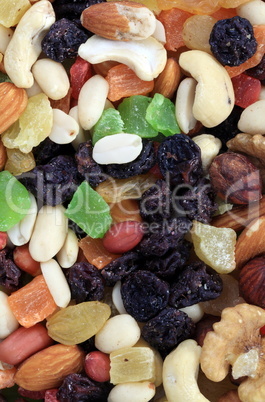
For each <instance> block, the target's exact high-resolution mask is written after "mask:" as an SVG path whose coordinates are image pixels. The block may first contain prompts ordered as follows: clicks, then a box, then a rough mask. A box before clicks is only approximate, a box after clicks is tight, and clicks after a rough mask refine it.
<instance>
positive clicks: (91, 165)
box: [75, 141, 106, 187]
mask: <svg viewBox="0 0 265 402" xmlns="http://www.w3.org/2000/svg"><path fill="white" fill-rule="evenodd" d="M75 160H76V163H77V169H78V172H79V173H80V175H81V176H82V177H83V178H84V179H85V180H86V181H88V182H89V184H90V185H91V186H92V187H96V186H98V185H99V183H101V182H103V181H104V180H106V175H105V174H104V173H103V169H102V167H101V166H100V165H99V164H98V163H97V162H95V161H94V159H93V158H92V142H91V141H87V142H83V143H81V144H79V146H78V149H77V151H76V154H75Z"/></svg>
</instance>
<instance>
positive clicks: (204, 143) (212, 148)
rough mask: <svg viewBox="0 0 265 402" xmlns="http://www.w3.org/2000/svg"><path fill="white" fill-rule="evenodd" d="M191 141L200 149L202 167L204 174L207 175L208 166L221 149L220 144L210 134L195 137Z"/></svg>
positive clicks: (217, 139)
mask: <svg viewBox="0 0 265 402" xmlns="http://www.w3.org/2000/svg"><path fill="white" fill-rule="evenodd" d="M192 139H193V141H194V142H195V143H196V144H197V145H198V146H199V147H200V149H201V159H202V167H203V171H204V173H205V174H207V173H208V169H209V167H210V164H211V163H212V161H213V159H214V158H215V157H216V156H217V155H218V153H219V151H220V149H221V147H222V142H221V140H219V138H217V137H215V136H214V135H211V134H200V135H196V137H193V138H192Z"/></svg>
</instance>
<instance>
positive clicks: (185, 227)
mask: <svg viewBox="0 0 265 402" xmlns="http://www.w3.org/2000/svg"><path fill="white" fill-rule="evenodd" d="M191 226H192V223H191V221H190V220H189V219H187V218H185V217H178V218H170V219H164V220H163V221H162V222H152V223H151V224H150V225H149V230H148V232H147V233H146V234H145V235H144V237H143V239H142V240H141V242H140V243H139V245H138V246H137V248H138V249H139V251H140V252H141V253H142V254H143V255H145V256H161V255H164V254H166V253H167V251H168V250H170V249H171V248H176V247H177V245H178V243H179V241H180V240H182V239H183V237H184V236H185V234H186V233H187V232H188V231H189V230H190V229H191Z"/></svg>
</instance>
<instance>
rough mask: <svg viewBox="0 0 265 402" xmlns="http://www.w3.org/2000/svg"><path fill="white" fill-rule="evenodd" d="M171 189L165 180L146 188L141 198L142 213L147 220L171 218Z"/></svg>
mask: <svg viewBox="0 0 265 402" xmlns="http://www.w3.org/2000/svg"><path fill="white" fill-rule="evenodd" d="M171 197H172V195H171V190H170V188H169V186H168V184H167V183H166V181H165V180H161V179H160V180H157V182H156V183H155V184H154V185H153V186H152V187H150V188H149V189H148V190H146V191H145V192H144V193H143V194H142V197H141V200H140V214H141V216H142V218H143V219H145V220H147V221H157V220H161V219H163V218H169V217H170V215H171V212H172V203H171Z"/></svg>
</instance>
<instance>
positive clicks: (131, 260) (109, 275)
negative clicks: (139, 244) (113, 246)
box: [101, 251, 142, 286]
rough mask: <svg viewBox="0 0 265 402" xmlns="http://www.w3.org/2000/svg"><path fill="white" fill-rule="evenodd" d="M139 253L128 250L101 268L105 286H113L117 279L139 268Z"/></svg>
mask: <svg viewBox="0 0 265 402" xmlns="http://www.w3.org/2000/svg"><path fill="white" fill-rule="evenodd" d="M141 258H142V257H141V255H140V254H139V253H137V252H136V251H128V252H127V253H124V254H123V255H122V256H121V257H118V258H116V259H115V260H113V261H112V262H110V263H109V264H108V265H106V266H105V267H104V268H103V269H102V270H101V275H102V276H103V278H104V279H105V281H106V284H107V286H114V285H115V283H116V282H117V281H120V280H121V279H123V278H125V277H126V276H128V275H129V274H130V273H131V272H134V271H136V270H138V269H140V266H141Z"/></svg>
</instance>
